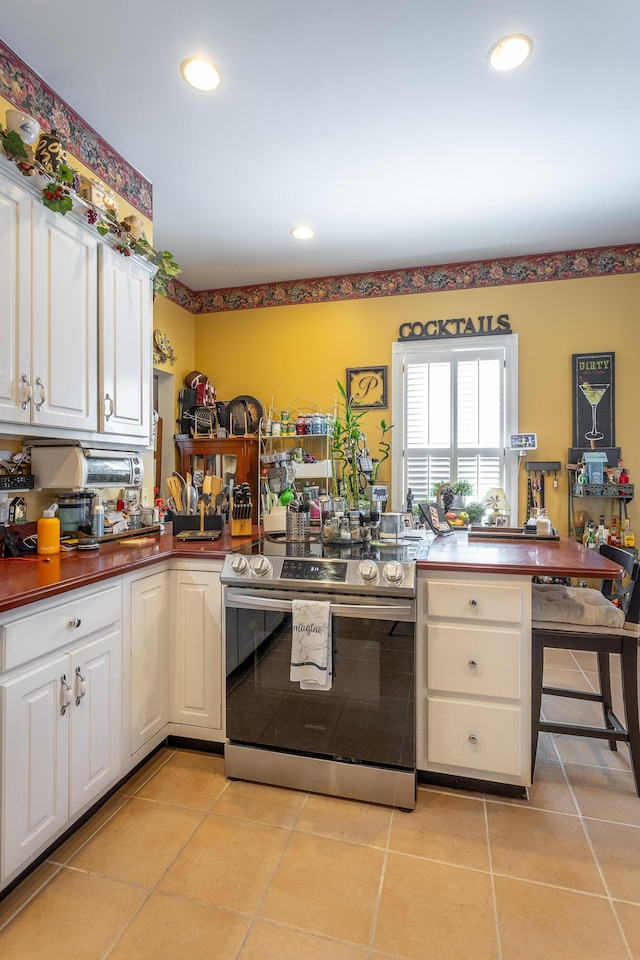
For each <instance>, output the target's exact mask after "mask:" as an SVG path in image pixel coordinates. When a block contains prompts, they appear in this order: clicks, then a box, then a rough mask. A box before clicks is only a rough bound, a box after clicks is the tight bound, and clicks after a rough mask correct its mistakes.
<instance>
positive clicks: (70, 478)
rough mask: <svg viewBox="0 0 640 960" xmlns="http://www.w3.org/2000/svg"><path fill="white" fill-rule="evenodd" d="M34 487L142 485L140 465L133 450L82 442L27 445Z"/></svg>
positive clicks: (142, 475) (57, 488)
mask: <svg viewBox="0 0 640 960" xmlns="http://www.w3.org/2000/svg"><path fill="white" fill-rule="evenodd" d="M31 470H32V472H33V474H34V477H35V485H36V487H41V488H43V489H51V490H69V489H72V490H81V489H86V488H92V487H138V488H139V487H142V481H143V478H144V466H143V463H142V460H141V458H140V455H139V454H138V453H137V452H135V451H122V450H98V449H94V448H92V447H83V446H78V445H75V446H60V447H54V446H44V447H36V446H32V447H31Z"/></svg>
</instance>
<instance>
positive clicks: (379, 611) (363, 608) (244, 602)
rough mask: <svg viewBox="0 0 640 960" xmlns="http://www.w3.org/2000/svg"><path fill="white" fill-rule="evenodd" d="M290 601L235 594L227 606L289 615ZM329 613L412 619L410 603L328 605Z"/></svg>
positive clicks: (412, 610)
mask: <svg viewBox="0 0 640 960" xmlns="http://www.w3.org/2000/svg"><path fill="white" fill-rule="evenodd" d="M292 604H293V601H292V600H283V599H278V600H273V599H271V598H270V597H256V596H251V595H247V594H244V595H242V596H240V595H238V594H237V593H235V594H234V595H233V599H232V600H231V602H229V603H228V604H227V605H228V606H230V607H233V608H235V607H241V608H242V609H243V610H280V611H284V612H286V613H291V610H292ZM329 613H330V614H331V615H332V616H342V617H375V618H376V619H378V620H403V619H414V614H415V611H414V607H413V604H412V603H380V604H367V603H330V604H329Z"/></svg>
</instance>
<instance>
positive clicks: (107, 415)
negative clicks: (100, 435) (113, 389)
mask: <svg viewBox="0 0 640 960" xmlns="http://www.w3.org/2000/svg"><path fill="white" fill-rule="evenodd" d="M107 404H109V412H108V413H107ZM104 410H105V412H104V418H105V420H111V417H112V416H113V399H112V397H111V396H110V395H109V394H108V393H106V394H105V396H104Z"/></svg>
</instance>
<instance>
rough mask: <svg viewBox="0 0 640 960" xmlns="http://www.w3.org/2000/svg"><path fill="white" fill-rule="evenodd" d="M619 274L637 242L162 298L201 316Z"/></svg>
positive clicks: (638, 262) (175, 284)
mask: <svg viewBox="0 0 640 960" xmlns="http://www.w3.org/2000/svg"><path fill="white" fill-rule="evenodd" d="M621 273H640V244H630V245H627V246H616V247H604V248H593V249H589V250H572V251H568V252H563V253H547V254H536V255H533V256H527V257H507V258H506V259H501V260H476V261H473V262H470V263H453V264H446V265H441V266H433V267H413V268H409V269H404V270H385V271H380V272H376V273H356V274H347V275H345V276H339V277H321V278H319V279H313V280H289V281H286V282H284V283H261V284H255V285H253V286H248V287H229V288H226V289H220V290H203V291H200V292H194V291H193V290H189V288H188V287H185V285H184V284H182V283H180V281H175V280H174V281H170V282H169V284H168V286H167V297H168V298H169V300H171V301H173V303H175V304H177V305H178V306H179V307H183V308H184V309H185V310H188V311H189V312H190V313H194V314H204V313H222V312H224V311H228V310H251V309H254V308H256V307H282V306H289V305H293V304H300V303H327V302H335V301H338V300H360V299H364V298H370V297H373V298H379V297H399V296H406V295H407V294H411V293H436V292H442V291H446V290H471V289H474V288H477V287H500V286H508V285H510V284H515V283H540V282H541V281H547V280H577V279H581V278H584V277H606V276H613V275H616V274H621Z"/></svg>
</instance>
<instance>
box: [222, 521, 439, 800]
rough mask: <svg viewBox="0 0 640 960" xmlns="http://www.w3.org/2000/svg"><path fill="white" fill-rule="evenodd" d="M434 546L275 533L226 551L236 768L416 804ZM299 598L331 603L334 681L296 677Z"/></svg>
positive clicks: (229, 765) (231, 759) (322, 789)
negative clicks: (421, 661)
mask: <svg viewBox="0 0 640 960" xmlns="http://www.w3.org/2000/svg"><path fill="white" fill-rule="evenodd" d="M427 547H428V545H427V544H426V543H425V542H424V541H422V542H415V541H411V542H400V543H396V542H395V541H394V542H391V543H389V542H386V543H380V544H375V543H374V544H370V543H369V544H362V545H357V546H356V545H353V546H352V545H350V544H349V545H347V544H344V545H343V544H326V543H324V544H323V543H322V542H321V541H320V540H319V539H318V540H307V541H304V542H287V541H285V540H283V539H282V538H273V539H265V540H261V541H258V542H255V543H252V544H250V545H248V546H246V547H244V548H241V549H240V550H238V551H237V552H234V553H231V554H229V555H228V556H227V557H226V559H225V562H224V566H223V569H222V574H221V580H222V583H223V585H224V586H223V592H224V610H225V643H226V656H227V683H226V732H227V738H228V740H227V743H226V744H225V771H226V773H227V775H228V776H229V777H232V778H237V779H243V780H254V781H257V782H261V783H270V784H277V785H280V786H285V787H295V788H297V789H301V790H307V791H310V792H316V793H326V794H330V795H334V796H342V797H353V798H357V799H361V800H369V801H373V802H377V803H383V804H388V805H391V806H397V807H401V808H403V809H413V807H414V806H415V789H416V769H415V622H416V599H415V597H416V564H415V560H416V557H417V556H423V555H425V552H426V550H427ZM299 599H302V600H319V601H321V605H322V606H323V607H324V609H325V610H326V611H327V613H328V617H329V644H330V647H331V656H330V658H329V659H330V668H329V671H330V683H329V686H330V689H305V688H303V686H302V685H301V684H300V683H297V682H295V681H292V680H291V679H290V666H291V654H292V637H293V618H294V615H295V612H294V610H293V601H294V600H299ZM297 606H299V605H297Z"/></svg>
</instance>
